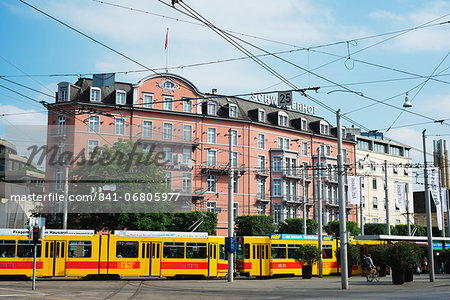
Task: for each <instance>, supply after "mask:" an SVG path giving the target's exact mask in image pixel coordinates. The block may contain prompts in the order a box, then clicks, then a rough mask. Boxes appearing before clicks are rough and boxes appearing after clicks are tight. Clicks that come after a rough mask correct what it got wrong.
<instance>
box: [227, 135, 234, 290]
mask: <svg viewBox="0 0 450 300" xmlns="http://www.w3.org/2000/svg"><path fill="white" fill-rule="evenodd" d="M228 151H229V153H228V238H229V239H230V243H231V238H233V237H234V216H233V201H234V199H233V184H234V170H233V136H232V134H231V129H229V130H228ZM230 248H231V246H230ZM233 274H234V253H233V252H231V251H229V252H228V282H233Z"/></svg>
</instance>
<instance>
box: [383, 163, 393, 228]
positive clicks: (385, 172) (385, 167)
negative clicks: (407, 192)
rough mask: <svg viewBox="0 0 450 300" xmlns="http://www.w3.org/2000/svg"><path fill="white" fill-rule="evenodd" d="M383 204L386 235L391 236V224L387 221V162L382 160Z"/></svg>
mask: <svg viewBox="0 0 450 300" xmlns="http://www.w3.org/2000/svg"><path fill="white" fill-rule="evenodd" d="M384 203H385V205H386V207H385V209H386V234H387V235H391V224H390V221H389V190H388V175H387V160H384Z"/></svg>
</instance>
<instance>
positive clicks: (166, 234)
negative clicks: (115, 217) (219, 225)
mask: <svg viewBox="0 0 450 300" xmlns="http://www.w3.org/2000/svg"><path fill="white" fill-rule="evenodd" d="M114 235H115V236H123V237H158V238H191V239H207V238H208V233H207V232H170V231H138V230H115V231H114Z"/></svg>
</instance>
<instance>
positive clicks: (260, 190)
mask: <svg viewBox="0 0 450 300" xmlns="http://www.w3.org/2000/svg"><path fill="white" fill-rule="evenodd" d="M256 185H257V187H256V188H257V198H258V199H259V200H264V199H266V179H265V178H261V177H258V179H257V182H256Z"/></svg>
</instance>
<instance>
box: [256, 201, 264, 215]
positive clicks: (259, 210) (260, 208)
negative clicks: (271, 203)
mask: <svg viewBox="0 0 450 300" xmlns="http://www.w3.org/2000/svg"><path fill="white" fill-rule="evenodd" d="M257 213H258V215H265V214H266V204H263V203H261V204H258V207H257Z"/></svg>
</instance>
